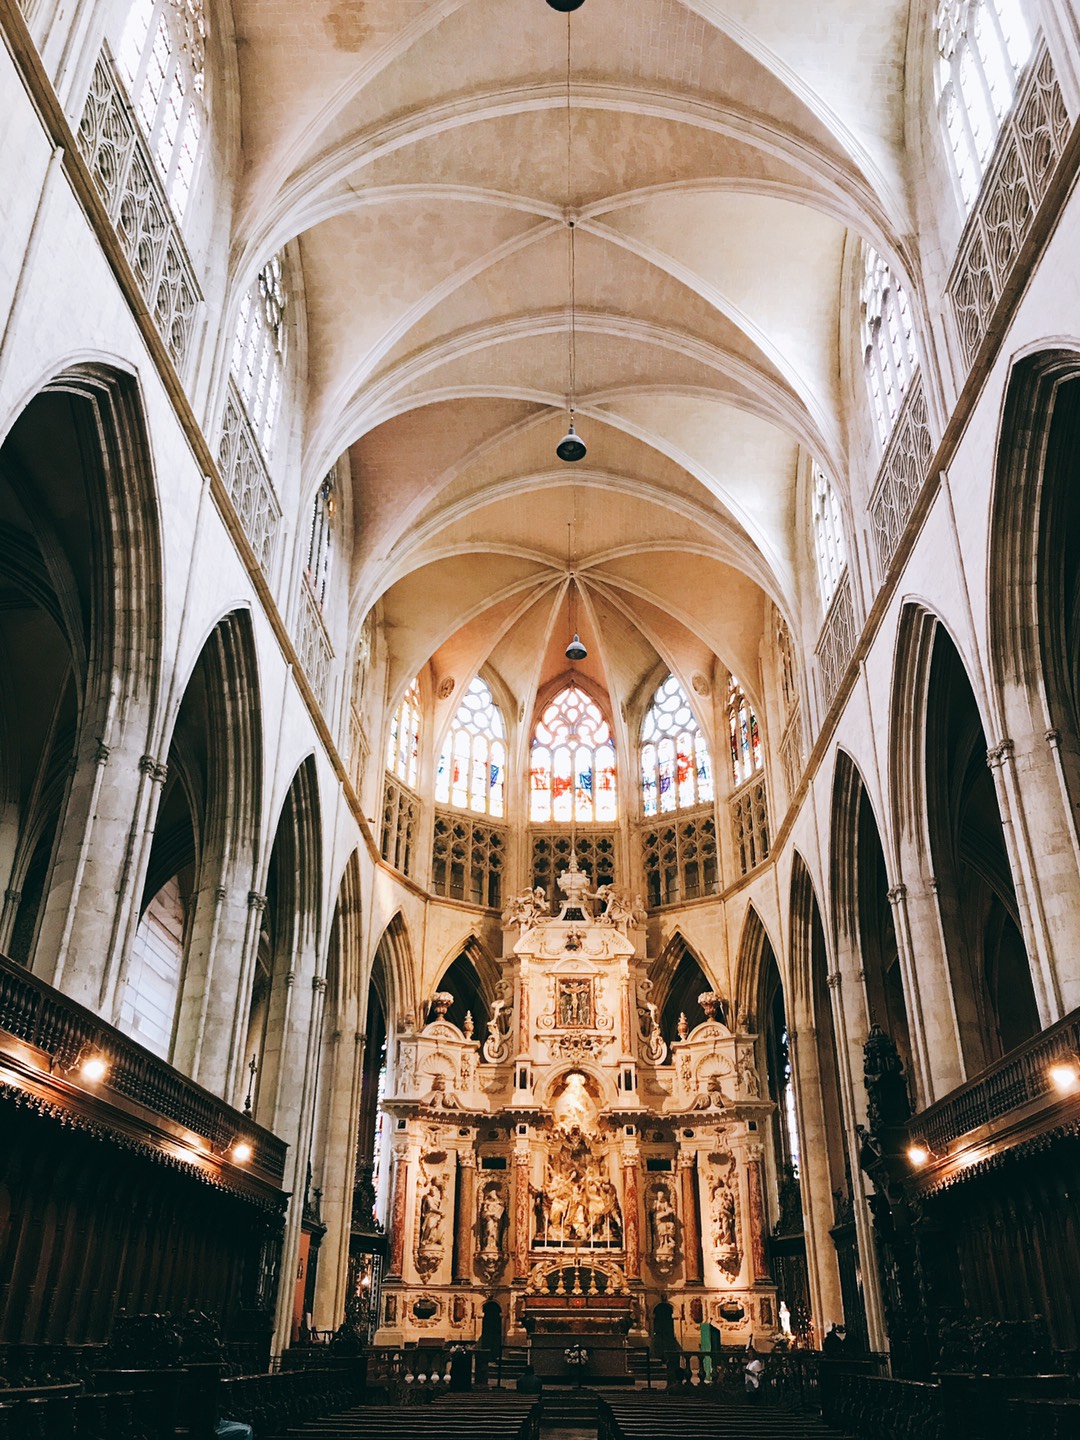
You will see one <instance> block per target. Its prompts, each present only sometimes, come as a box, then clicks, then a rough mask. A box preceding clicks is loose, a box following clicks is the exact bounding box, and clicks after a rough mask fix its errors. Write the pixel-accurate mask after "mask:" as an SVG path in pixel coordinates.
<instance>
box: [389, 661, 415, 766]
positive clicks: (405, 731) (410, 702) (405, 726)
mask: <svg viewBox="0 0 1080 1440" xmlns="http://www.w3.org/2000/svg"><path fill="white" fill-rule="evenodd" d="M386 768H387V770H388V771H389V772H390V774H391V775H396V776H397V778H398V779H399V780H404V782H405V784H406V785H408V786H409V787H410V789H413V790H415V789H416V781H417V776H418V773H419V769H420V682H419V679H416V680H414V681H413V682H412V684H411V685H410V686H409V688H408V690H406V691H405V697H404V699H403V700H402V702H401V704H400V705H399V706H398V709H397V714H396V715H395V716H394V718H393V720H392V721H391V722H390V735H389V737H388V739H387V742H386Z"/></svg>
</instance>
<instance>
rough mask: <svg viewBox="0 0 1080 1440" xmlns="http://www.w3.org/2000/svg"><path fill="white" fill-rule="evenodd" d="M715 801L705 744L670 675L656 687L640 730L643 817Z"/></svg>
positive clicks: (682, 695)
mask: <svg viewBox="0 0 1080 1440" xmlns="http://www.w3.org/2000/svg"><path fill="white" fill-rule="evenodd" d="M712 798H713V778H712V762H711V760H710V758H709V744H708V741H707V740H706V739H705V736H704V735H703V734H702V732H701V727H700V726H699V725H698V722H697V719H696V717H695V715H694V712H693V709H692V708H691V705H690V701H689V699H688V698H687V695H686V691H685V690H684V689H683V687H682V685H680V683H679V681H678V680H677V679H676V678H675V676H674V675H669V676H668V677H667V679H666V680H665V681H664V682H663V683H662V684H661V685H660V686H659V687H658V689H657V691H656V694H655V695H654V696H653V702H652V704H651V705H650V706H649V710H648V713H647V715H646V716H645V722H644V724H643V725H642V727H641V804H642V812H643V814H644V815H645V816H646V817H649V816H653V815H667V814H670V813H671V812H672V811H674V810H690V809H693V808H694V807H695V806H697V805H704V804H706V803H707V802H709V801H711V800H712Z"/></svg>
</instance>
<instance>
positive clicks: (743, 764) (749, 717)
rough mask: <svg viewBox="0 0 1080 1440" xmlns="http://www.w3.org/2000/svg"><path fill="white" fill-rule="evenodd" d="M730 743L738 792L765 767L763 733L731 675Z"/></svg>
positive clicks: (743, 694)
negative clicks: (739, 788)
mask: <svg viewBox="0 0 1080 1440" xmlns="http://www.w3.org/2000/svg"><path fill="white" fill-rule="evenodd" d="M727 720H728V740H729V744H730V749H731V780H732V785H733V786H734V787H735V788H736V789H738V787H739V786H740V785H745V784H746V782H747V781H748V780H752V779H753V777H754V776H755V775H757V774H758V773H759V772H760V771H761V770H763V769H764V768H765V755H764V751H763V749H762V744H761V731H760V729H759V727H758V722H757V716H756V715H755V714H754V711H753V707H752V706H751V704H750V701H749V700H748V699H747V697H746V694H745V692H744V691H743V688H742V686H741V685H740V684H739V682H738V680H736V678H735V676H734V675H732V674H730V673H729V674H728V697H727Z"/></svg>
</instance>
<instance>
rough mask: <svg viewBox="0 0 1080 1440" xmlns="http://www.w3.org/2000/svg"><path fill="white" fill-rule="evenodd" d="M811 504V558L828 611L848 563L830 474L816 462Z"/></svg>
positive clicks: (838, 503) (837, 504) (822, 598)
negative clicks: (812, 527)
mask: <svg viewBox="0 0 1080 1440" xmlns="http://www.w3.org/2000/svg"><path fill="white" fill-rule="evenodd" d="M811 478H812V483H813V490H814V494H813V503H812V510H811V515H812V519H813V526H814V559H815V561H816V562H817V575H818V588H819V589H820V591H821V604H822V607H823V608H824V609H825V610H828V608H829V606H830V605H831V604H832V600H833V596H834V595H835V594H836V587H837V586H838V585H839V584H840V577H841V576H842V575H843V573H844V569H845V567H846V565H847V552H846V550H845V548H844V527H843V522H842V521H841V519H840V502H839V501H838V500H837V498H836V491H835V490H834V489H833V487H832V485H831V484H830V482H829V477H828V476H827V475H826V474H825V471H824V470H822V468H821V466H820V465H818V464H817V463H816V461H815V463H814V467H813V471H812V477H811Z"/></svg>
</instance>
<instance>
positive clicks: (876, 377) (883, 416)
mask: <svg viewBox="0 0 1080 1440" xmlns="http://www.w3.org/2000/svg"><path fill="white" fill-rule="evenodd" d="M861 301H862V338H863V364H864V369H865V372H866V385H867V389H868V391H869V393H870V408H871V411H872V413H873V416H874V424H875V426H876V428H877V434H878V440H879V441H880V443H881V444H882V445H884V444H885V442H886V440H888V438H889V436H890V435H891V434H892V428H893V426H894V425H895V424H896V417H897V415H899V413H900V406H901V404H902V403H903V399H904V396H905V395H906V394H907V391H908V388H909V387H910V385H911V381H912V379H913V378H914V375H915V372H916V370H917V369H918V368H919V357H918V353H917V351H916V348H915V326H914V322H913V320H912V315H911V305H910V303H909V301H908V297H907V293H906V291H905V290H904V288H903V286H902V285H901V284H900V282H899V281H898V280H897V279H896V277H895V276H894V275H893V273H892V271H891V270H890V268H889V266H888V265H887V264H886V262H885V261H884V260H883V259H882V257H881V256H880V255H879V254H878V253H877V251H876V250H875V249H874V247H873V246H872V245H866V246H865V247H864V252H863V282H862V293H861Z"/></svg>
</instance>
